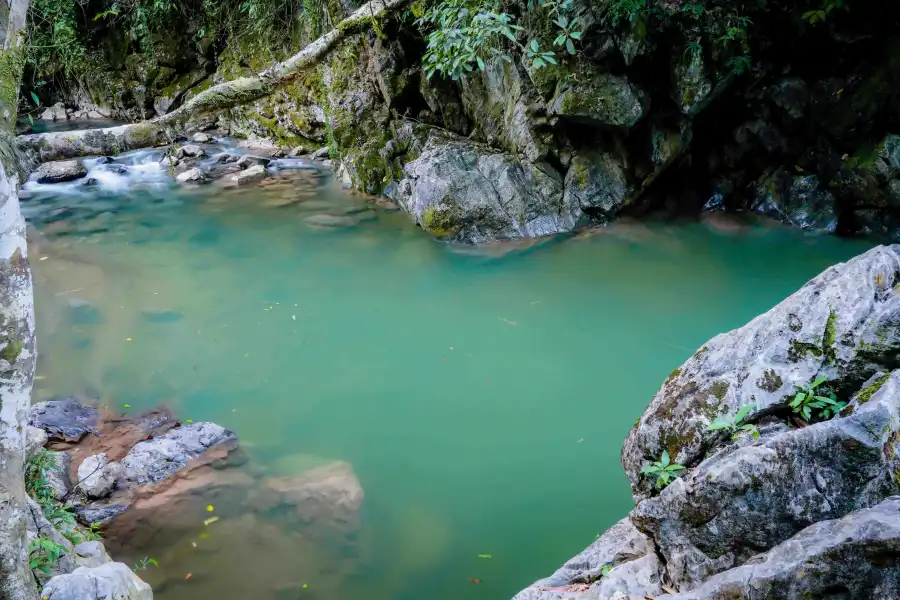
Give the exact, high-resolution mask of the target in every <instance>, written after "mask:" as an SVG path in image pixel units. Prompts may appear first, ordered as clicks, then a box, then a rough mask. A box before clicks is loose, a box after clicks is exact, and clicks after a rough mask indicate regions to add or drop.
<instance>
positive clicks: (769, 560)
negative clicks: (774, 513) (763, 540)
mask: <svg viewBox="0 0 900 600" xmlns="http://www.w3.org/2000/svg"><path fill="white" fill-rule="evenodd" d="M898 554H900V497H896V496H895V497H892V498H889V499H887V500H885V501H884V502H881V503H880V504H877V505H876V506H873V507H872V508H868V509H865V510H860V511H858V512H854V513H851V514H849V515H847V516H846V517H844V518H842V519H837V520H832V521H822V522H820V523H816V524H815V525H812V526H810V527H808V528H806V529H804V530H803V531H801V532H800V533H798V534H797V535H795V536H794V537H792V538H791V539H789V540H788V541H786V542H784V543H782V544H780V545H778V546H776V547H774V548H772V549H771V550H769V551H768V552H766V553H764V554H760V555H759V556H756V557H754V558H753V559H751V560H750V561H748V562H747V564H745V565H744V566H742V567H738V568H736V569H731V570H730V571H726V572H725V573H721V574H719V575H716V576H715V577H712V578H710V579H709V580H707V581H706V582H705V583H704V584H703V585H701V586H699V587H697V588H696V589H694V590H691V591H689V592H684V593H680V594H672V595H663V596H658V600H720V599H725V598H744V597H746V594H747V591H748V590H753V598H760V599H770V598H771V599H776V598H777V599H779V600H807V599H809V598H823V599H824V598H848V599H850V598H859V599H862V598H866V599H871V600H890V599H893V598H900V566H898V564H897V562H896V560H895V558H896V557H897V556H898Z"/></svg>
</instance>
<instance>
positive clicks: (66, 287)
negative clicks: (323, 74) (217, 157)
mask: <svg viewBox="0 0 900 600" xmlns="http://www.w3.org/2000/svg"><path fill="white" fill-rule="evenodd" d="M138 162H140V161H138ZM141 164H143V163H141ZM147 164H149V162H148V163H147ZM149 168H150V167H148V169H149ZM135 170H136V169H135ZM119 183H120V184H121V185H119V184H117V185H113V186H112V187H109V186H105V185H104V186H100V187H99V188H96V189H91V188H76V187H75V186H70V187H68V188H51V187H48V186H44V187H41V186H37V187H32V188H31V189H30V190H29V192H28V193H26V197H25V198H24V199H23V209H24V211H25V213H26V215H27V216H28V218H29V220H30V222H31V250H30V255H31V260H32V264H33V265H34V269H35V289H36V302H37V307H36V311H37V322H38V327H39V329H38V347H39V352H40V358H39V367H38V381H37V382H36V390H35V399H36V400H43V399H48V398H51V397H53V396H56V395H60V394H73V393H76V394H85V395H89V396H92V397H97V398H100V399H101V400H102V401H104V402H107V403H109V404H110V405H112V406H115V407H118V408H120V409H123V407H124V405H126V404H128V405H129V406H130V408H129V409H123V410H134V411H138V410H142V409H146V408H149V407H152V406H155V405H157V404H159V403H165V404H167V405H168V406H170V407H171V408H172V409H173V410H174V411H175V412H176V413H177V414H178V415H179V416H181V417H182V418H186V419H188V418H189V419H192V420H194V421H199V420H211V421H215V422H217V423H220V424H222V425H224V426H226V427H228V428H230V429H232V430H234V431H235V432H236V433H237V434H238V436H239V438H240V440H241V441H242V443H243V444H244V445H245V447H246V449H247V451H248V454H249V456H250V457H251V460H252V461H257V462H259V463H262V464H271V465H276V464H282V465H283V464H292V463H299V462H303V461H306V460H320V459H321V460H331V459H341V460H345V461H348V462H349V463H351V464H352V465H353V468H354V470H355V472H356V474H357V476H358V477H359V480H360V482H361V484H362V487H363V489H364V490H365V502H364V512H363V525H362V528H361V530H360V531H359V534H358V538H357V544H356V547H355V549H354V550H353V551H352V552H351V553H350V554H349V555H347V554H346V551H345V555H342V556H340V557H331V556H329V555H328V550H327V549H322V550H321V552H318V551H317V555H316V556H315V557H310V556H309V555H308V553H304V554H302V555H301V554H299V553H295V552H293V551H292V548H291V546H290V544H289V543H287V542H285V541H284V540H280V539H278V535H279V534H278V531H277V530H274V531H273V530H271V529H269V528H265V527H264V526H263V525H250V526H248V527H245V528H244V529H238V530H235V531H234V532H232V534H231V535H229V536H223V537H222V539H221V542H219V546H217V547H216V548H215V551H214V552H196V553H193V554H192V553H191V552H186V551H177V552H176V551H174V550H172V549H170V548H133V549H131V550H130V551H129V552H130V555H129V556H126V557H124V559H125V560H136V559H138V558H140V557H142V556H146V555H152V556H154V557H156V558H157V559H158V561H159V567H158V571H159V572H158V573H156V574H154V573H149V574H148V575H147V579H148V581H150V582H151V583H154V584H155V585H158V589H157V591H156V597H157V599H158V600H181V599H182V598H184V599H187V598H192V599H209V600H212V599H213V598H217V599H218V598H225V597H233V598H238V597H240V598H245V597H253V598H255V599H258V600H267V599H269V598H272V599H273V600H290V599H294V598H310V599H316V600H348V599H355V598H360V599H363V598H364V599H366V600H426V599H427V600H432V599H433V600H450V599H453V600H457V599H459V598H474V599H478V598H485V599H487V598H508V597H511V596H512V595H513V594H514V593H515V592H516V591H518V590H519V589H520V588H522V587H524V586H526V585H527V584H529V583H530V582H531V581H532V580H534V579H536V578H538V577H541V576H545V575H547V574H549V573H550V572H552V571H553V570H554V569H556V568H557V567H558V566H559V565H560V564H561V563H562V562H563V561H565V560H566V559H567V558H568V557H570V556H572V555H574V554H575V553H577V552H579V551H580V550H581V549H582V548H583V547H584V546H585V545H587V544H589V543H590V542H591V541H592V540H593V539H594V537H595V535H596V534H598V533H599V532H601V531H603V530H604V529H605V528H606V527H608V526H609V525H611V524H612V523H614V522H615V521H617V520H619V519H620V518H622V517H623V516H624V515H625V514H626V513H627V512H628V510H629V509H630V508H631V506H632V503H631V497H630V494H629V490H628V486H627V482H626V479H625V477H624V475H623V474H622V471H621V467H620V465H619V450H620V447H621V443H622V440H623V439H624V437H625V434H626V433H627V431H628V429H629V428H630V427H631V426H632V424H633V423H634V421H635V419H636V418H637V417H638V416H639V415H640V414H641V412H642V411H643V409H644V407H645V406H646V405H647V404H648V403H649V401H650V398H651V397H652V395H653V394H654V392H655V391H656V390H657V389H658V387H659V385H660V384H661V383H662V381H663V380H664V379H665V378H666V376H667V375H668V374H669V373H670V372H671V371H672V370H673V369H674V368H676V367H677V366H679V365H680V364H681V363H682V362H683V361H684V360H685V359H686V358H687V357H688V356H690V355H691V354H692V353H693V351H694V350H695V349H696V348H698V347H699V346H700V345H702V344H703V342H704V341H705V340H707V339H708V338H710V337H711V336H713V335H715V334H717V333H720V332H722V331H726V330H728V329H731V328H734V327H737V326H740V325H742V324H743V323H745V322H746V321H747V320H749V319H751V318H752V317H754V316H755V315H757V314H759V313H760V312H763V311H765V310H767V309H768V308H770V307H771V306H773V305H774V304H776V303H777V302H779V301H780V300H781V299H783V298H784V297H785V296H787V295H788V294H790V293H791V292H792V291H793V290H795V289H796V288H798V287H799V286H800V285H802V284H803V283H804V282H805V281H806V280H808V279H809V278H810V277H812V276H814V275H815V274H817V273H818V272H819V271H821V270H822V269H824V268H825V267H827V266H829V265H831V264H833V263H835V262H838V261H841V260H844V259H846V258H849V257H850V256H852V255H854V254H857V253H858V252H861V251H863V250H864V249H866V248H867V247H868V246H869V245H871V243H865V242H860V241H856V242H848V241H842V240H839V239H837V238H834V237H825V236H809V235H804V234H803V233H800V232H797V231H790V230H786V229H781V228H764V227H759V226H754V227H728V228H723V227H711V226H709V225H705V224H702V223H687V224H685V223H679V224H661V223H656V224H654V223H643V224H641V223H621V224H618V225H613V226H611V227H608V228H606V229H603V230H599V231H597V232H594V233H592V234H585V235H580V236H574V237H569V238H566V239H559V240H554V241H551V242H548V243H545V244H542V245H538V246H535V247H531V248H527V249H525V248H521V247H519V248H515V249H513V250H512V251H508V250H509V249H508V248H504V247H499V248H490V249H486V250H483V251H473V250H471V249H464V248H462V249H461V248H453V247H451V246H448V245H445V244H441V243H438V242H435V241H433V240H431V239H429V237H428V236H426V235H424V234H423V233H422V232H421V231H420V230H417V229H416V228H415V227H414V226H413V225H412V224H411V223H410V222H409V220H408V219H407V217H405V216H404V215H403V214H401V213H398V212H385V211H383V210H381V209H380V208H379V207H377V206H375V205H374V204H373V203H372V202H371V201H370V200H369V199H366V198H362V197H358V196H353V195H351V194H349V193H348V192H345V191H342V190H340V189H339V188H338V187H337V186H336V185H335V184H334V183H333V182H332V181H331V179H330V177H328V176H325V175H323V174H322V173H319V172H316V171H314V170H309V169H296V170H294V171H290V172H288V171H285V172H284V178H282V179H276V180H269V181H266V182H264V183H263V184H254V185H251V186H249V187H241V188H224V187H221V186H218V185H215V184H214V185H207V186H204V187H200V188H176V187H175V186H174V185H171V184H169V183H166V182H165V181H164V180H159V179H158V178H157V179H154V178H153V177H148V178H146V179H144V180H137V181H135V180H127V181H124V182H119ZM323 215H324V216H323ZM311 217H314V218H311ZM309 457H315V459H310V458H309ZM241 532H243V533H241ZM257 533H258V535H257ZM214 543H215V542H214ZM304 552H306V551H304ZM479 555H490V558H484V557H481V558H480V557H479ZM116 558H119V557H116ZM155 569H156V567H151V570H155ZM187 573H198V574H199V573H203V574H204V576H203V577H201V576H199V575H198V576H196V577H191V578H189V579H187V580H186V579H185V576H186V574H187ZM279 578H280V579H283V581H282V580H280V579H279ZM472 580H476V581H477V582H478V583H473V582H472ZM173 582H178V585H175V584H174V583H173Z"/></svg>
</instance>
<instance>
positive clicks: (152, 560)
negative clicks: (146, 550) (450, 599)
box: [147, 554, 491, 567]
mask: <svg viewBox="0 0 900 600" xmlns="http://www.w3.org/2000/svg"><path fill="white" fill-rule="evenodd" d="M490 556H491V555H490V554H488V555H487V557H488V558H490ZM147 562H148V563H149V564H151V565H153V566H154V567H158V566H159V563H158V562H156V559H155V558H151V559H150V560H148V561H147Z"/></svg>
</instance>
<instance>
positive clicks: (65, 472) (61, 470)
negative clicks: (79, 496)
mask: <svg viewBox="0 0 900 600" xmlns="http://www.w3.org/2000/svg"><path fill="white" fill-rule="evenodd" d="M53 461H54V463H55V464H56V467H55V468H52V469H47V470H46V471H44V479H46V480H47V484H48V485H49V486H50V489H51V490H53V497H54V498H55V499H56V500H57V501H59V502H62V501H63V500H64V499H65V498H66V496H68V495H69V492H70V491H71V489H72V482H71V480H70V479H69V465H70V464H71V463H72V456H71V454H69V453H68V452H54V453H53Z"/></svg>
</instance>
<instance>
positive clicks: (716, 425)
mask: <svg viewBox="0 0 900 600" xmlns="http://www.w3.org/2000/svg"><path fill="white" fill-rule="evenodd" d="M755 408H756V406H755V405H753V404H748V405H747V406H743V407H741V409H740V410H738V411H737V413H736V414H735V415H734V416H731V415H724V416H719V417H716V420H715V421H713V422H712V423H711V424H710V425H709V427H707V430H708V431H726V432H728V433H729V434H730V435H731V439H733V440H736V439H738V438H739V437H741V436H742V435H746V434H749V435H752V436H753V439H756V440H758V439H759V430H758V429H757V428H756V425H752V424H750V423H744V420H745V419H746V418H747V415H749V414H750V413H751V412H752V411H753V410H754V409H755Z"/></svg>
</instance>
